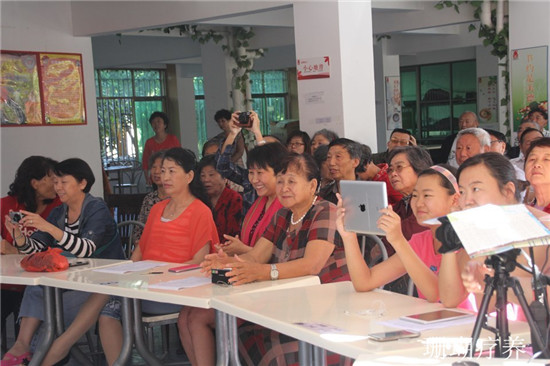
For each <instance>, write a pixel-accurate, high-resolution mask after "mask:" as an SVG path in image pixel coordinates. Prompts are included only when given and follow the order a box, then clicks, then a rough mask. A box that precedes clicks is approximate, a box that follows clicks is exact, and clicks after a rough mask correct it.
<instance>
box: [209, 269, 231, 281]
mask: <svg viewBox="0 0 550 366" xmlns="http://www.w3.org/2000/svg"><path fill="white" fill-rule="evenodd" d="M227 272H231V268H212V270H211V273H212V283H215V284H217V285H231V283H229V278H230V277H227V276H226V274H227Z"/></svg>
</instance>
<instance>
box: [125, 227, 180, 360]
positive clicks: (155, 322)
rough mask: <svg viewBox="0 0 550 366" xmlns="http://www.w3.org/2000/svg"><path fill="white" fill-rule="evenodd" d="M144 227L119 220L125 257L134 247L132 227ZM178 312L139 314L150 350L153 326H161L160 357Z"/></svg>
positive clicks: (165, 351) (153, 346)
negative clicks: (170, 326)
mask: <svg viewBox="0 0 550 366" xmlns="http://www.w3.org/2000/svg"><path fill="white" fill-rule="evenodd" d="M138 226H139V227H141V228H143V227H145V225H144V224H143V223H142V222H141V221H136V220H128V221H122V222H120V223H119V224H118V225H117V227H118V232H119V234H120V239H121V241H122V247H123V248H124V253H125V254H126V257H127V258H130V256H131V255H132V252H133V251H134V248H135V245H136V243H135V238H134V235H135V234H134V228H135V227H138ZM178 316H179V313H169V314H160V315H159V314H147V313H143V314H142V316H141V322H142V324H143V326H144V327H145V333H146V336H147V339H146V341H147V346H148V348H149V350H150V351H151V352H154V349H155V341H154V337H153V335H154V328H155V327H161V340H162V351H163V354H162V356H161V358H164V356H166V355H167V354H168V344H169V342H168V336H169V328H168V327H169V325H170V324H176V323H177V322H178Z"/></svg>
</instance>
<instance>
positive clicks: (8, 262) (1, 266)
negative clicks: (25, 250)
mask: <svg viewBox="0 0 550 366" xmlns="http://www.w3.org/2000/svg"><path fill="white" fill-rule="evenodd" d="M24 257H25V255H23V254H8V255H1V256H0V283H7V284H11V285H31V286H32V285H41V284H42V282H41V280H42V278H44V277H47V276H55V275H57V274H60V273H62V274H65V275H68V274H70V273H76V272H80V271H85V270H89V269H90V268H101V267H106V266H112V265H115V264H119V263H122V262H125V261H126V260H118V259H101V258H68V260H69V263H71V262H74V261H86V262H88V264H86V265H82V266H78V267H69V268H68V269H67V270H65V271H61V272H27V271H25V270H24V269H23V268H21V264H20V263H21V260H23V258H24Z"/></svg>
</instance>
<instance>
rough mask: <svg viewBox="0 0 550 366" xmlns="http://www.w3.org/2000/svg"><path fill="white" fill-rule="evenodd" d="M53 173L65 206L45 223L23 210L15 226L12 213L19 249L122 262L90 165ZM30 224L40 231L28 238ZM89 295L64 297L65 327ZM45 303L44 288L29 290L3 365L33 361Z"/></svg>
mask: <svg viewBox="0 0 550 366" xmlns="http://www.w3.org/2000/svg"><path fill="white" fill-rule="evenodd" d="M54 175H55V177H54V189H55V191H56V193H57V195H58V196H59V199H60V200H61V202H62V204H61V205H60V206H58V207H56V208H55V209H53V210H52V212H51V213H50V215H49V216H48V218H47V219H46V220H45V219H44V218H42V217H41V216H40V215H38V214H36V213H33V212H30V211H24V210H22V211H21V213H22V214H23V215H24V216H23V218H22V219H21V220H20V221H19V222H18V223H14V222H12V221H11V219H10V218H9V216H8V215H6V217H5V224H6V228H7V229H8V230H9V231H10V232H12V233H13V234H14V235H13V236H14V245H16V246H17V249H18V250H19V251H20V252H21V253H25V254H27V253H34V252H40V251H44V250H46V249H48V248H49V247H55V248H61V249H62V250H63V251H64V253H63V254H64V255H66V256H69V257H70V256H73V257H79V258H90V257H91V258H110V259H123V258H124V252H123V250H122V245H121V243H120V237H119V236H118V232H117V228H116V224H115V222H114V220H113V218H112V216H111V213H110V212H109V209H108V208H107V205H106V204H105V202H104V201H103V200H102V199H100V198H96V197H93V196H92V195H90V194H89V193H88V192H89V191H90V189H91V187H92V185H93V184H94V181H95V178H94V175H93V173H92V170H91V169H90V167H89V165H88V164H87V163H86V162H85V161H83V160H81V159H77V158H73V159H67V160H64V161H62V162H60V163H58V164H56V165H55V167H54ZM26 226H32V227H35V228H36V229H37V231H36V232H35V233H34V234H32V236H30V237H25V236H24V235H22V233H21V229H23V228H25V227H26ZM88 295H89V294H86V293H82V292H77V291H66V292H65V293H64V294H63V305H64V316H65V322H66V324H69V323H70V322H72V320H73V319H74V317H75V316H76V313H77V312H78V310H79V308H80V306H81V305H82V304H83V303H84V302H85V301H86V299H87V298H88ZM43 304H44V299H43V292H42V289H41V288H40V287H39V286H29V287H27V289H26V290H25V294H24V296H23V302H22V304H21V311H20V313H19V317H20V318H21V326H20V331H19V335H18V337H17V340H16V342H15V344H14V345H13V347H12V348H11V349H10V350H9V351H8V352H7V353H6V355H5V356H4V360H2V364H3V365H4V364H8V363H6V362H10V361H13V362H18V361H19V363H21V362H22V361H23V360H24V359H25V358H27V359H30V357H31V355H30V342H31V340H32V337H33V336H34V334H35V332H36V330H37V329H38V328H39V326H40V325H41V323H42V321H43V320H44V314H43V307H44V306H43ZM5 361H6V362H5ZM9 364H11V362H10V363H9ZM14 364H17V363H14Z"/></svg>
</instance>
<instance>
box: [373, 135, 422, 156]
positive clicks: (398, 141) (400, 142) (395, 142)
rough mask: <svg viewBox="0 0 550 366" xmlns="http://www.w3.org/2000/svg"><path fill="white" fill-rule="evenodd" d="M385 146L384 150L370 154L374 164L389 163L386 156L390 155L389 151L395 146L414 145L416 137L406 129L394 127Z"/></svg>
mask: <svg viewBox="0 0 550 366" xmlns="http://www.w3.org/2000/svg"><path fill="white" fill-rule="evenodd" d="M386 146H387V147H388V149H387V150H386V151H384V152H381V153H377V154H372V162H373V163H374V164H375V165H378V164H389V161H388V157H389V155H390V151H392V150H393V149H394V148H396V147H397V146H416V139H415V138H414V136H413V135H412V134H411V133H410V132H409V131H408V130H405V129H403V128H396V129H394V130H393V131H392V132H391V135H390V140H389V141H388V143H387V144H386Z"/></svg>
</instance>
